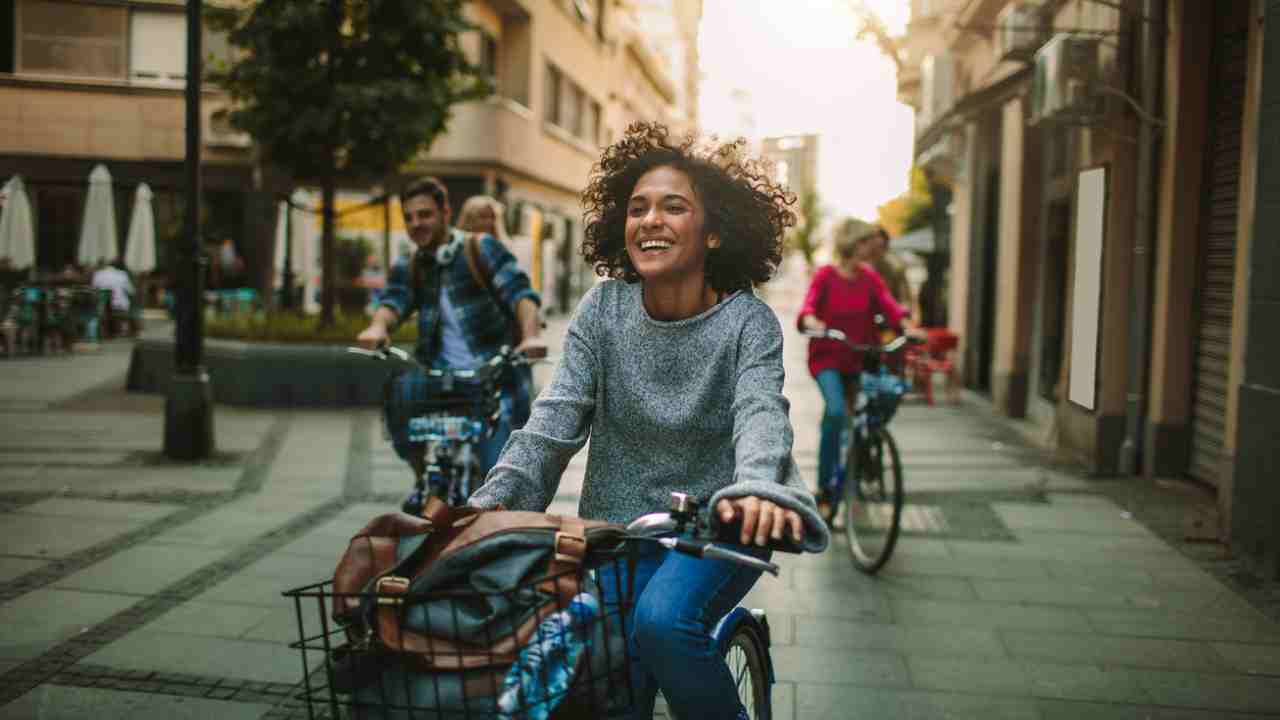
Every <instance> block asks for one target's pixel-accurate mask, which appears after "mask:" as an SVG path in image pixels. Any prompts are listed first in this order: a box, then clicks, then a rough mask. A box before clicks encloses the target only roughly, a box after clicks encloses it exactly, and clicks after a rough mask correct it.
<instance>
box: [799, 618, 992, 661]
mask: <svg viewBox="0 0 1280 720" xmlns="http://www.w3.org/2000/svg"><path fill="white" fill-rule="evenodd" d="M796 645H798V646H800V647H816V648H846V649H850V650H886V651H892V652H897V653H901V654H903V655H920V656H923V657H931V656H937V657H952V656H963V657H993V658H1006V657H1008V656H1007V655H1006V653H1005V649H1004V646H1003V645H1001V644H1000V639H999V638H998V637H997V636H996V633H995V631H993V630H990V629H985V630H969V629H964V628H939V627H909V626H905V625H884V624H880V623H864V622H853V621H849V620H833V619H828V618H823V619H822V620H814V619H813V618H808V617H803V616H800V617H797V618H796Z"/></svg>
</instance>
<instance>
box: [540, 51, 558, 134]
mask: <svg viewBox="0 0 1280 720" xmlns="http://www.w3.org/2000/svg"><path fill="white" fill-rule="evenodd" d="M544 82H545V84H546V88H545V98H546V107H545V108H544V109H543V116H544V119H545V120H546V121H547V122H549V123H551V124H552V125H559V124H560V120H561V114H560V71H559V70H558V69H557V68H556V66H555V65H552V64H551V63H547V75H546V78H545V80H544Z"/></svg>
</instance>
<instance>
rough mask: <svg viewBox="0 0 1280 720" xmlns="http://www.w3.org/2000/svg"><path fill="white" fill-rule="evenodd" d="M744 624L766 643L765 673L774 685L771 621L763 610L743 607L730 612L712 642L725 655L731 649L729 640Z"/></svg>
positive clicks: (712, 634)
mask: <svg viewBox="0 0 1280 720" xmlns="http://www.w3.org/2000/svg"><path fill="white" fill-rule="evenodd" d="M743 624H746V625H747V626H749V627H751V628H752V629H754V630H755V631H756V634H757V635H759V636H760V639H761V640H762V641H763V642H764V651H765V652H764V661H765V663H764V664H765V672H766V674H768V676H769V684H770V685H772V684H773V683H774V674H773V653H771V652H769V647H770V645H771V644H772V641H771V640H770V638H769V619H768V618H767V617H765V614H764V611H763V610H748V609H747V608H745V607H742V606H741V605H739V606H738V607H736V608H734V609H732V610H730V611H729V614H728V615H725V616H724V617H723V618H721V619H720V622H719V623H717V624H716V627H715V629H714V630H712V631H711V641H712V642H714V643H715V646H716V651H717V652H719V653H720V654H721V655H724V653H725V652H726V651H727V650H728V649H729V639H730V638H732V637H733V633H734V631H735V630H737V629H738V626H739V625H743Z"/></svg>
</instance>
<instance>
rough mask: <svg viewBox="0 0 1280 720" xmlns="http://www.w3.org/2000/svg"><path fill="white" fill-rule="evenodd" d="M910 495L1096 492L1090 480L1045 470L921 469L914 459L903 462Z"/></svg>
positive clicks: (929, 467) (908, 494) (931, 467)
mask: <svg viewBox="0 0 1280 720" xmlns="http://www.w3.org/2000/svg"><path fill="white" fill-rule="evenodd" d="M903 466H904V468H905V469H906V472H907V475H906V478H905V481H906V488H907V496H908V497H910V496H911V493H912V491H915V492H925V491H928V492H945V491H948V490H953V491H957V492H959V491H975V490H977V491H982V492H1027V493H1034V494H1036V495H1037V496H1038V494H1039V493H1042V492H1045V491H1047V490H1092V489H1094V488H1093V486H1092V485H1090V484H1089V481H1088V480H1085V479H1083V478H1078V477H1073V476H1071V475H1067V474H1064V473H1057V472H1053V471H1050V470H1044V469H1042V468H1034V467H1032V468H1026V467H1023V468H994V469H984V470H978V469H948V468H945V467H936V466H928V467H918V466H917V465H916V464H915V463H914V462H911V459H910V458H908V459H906V460H903Z"/></svg>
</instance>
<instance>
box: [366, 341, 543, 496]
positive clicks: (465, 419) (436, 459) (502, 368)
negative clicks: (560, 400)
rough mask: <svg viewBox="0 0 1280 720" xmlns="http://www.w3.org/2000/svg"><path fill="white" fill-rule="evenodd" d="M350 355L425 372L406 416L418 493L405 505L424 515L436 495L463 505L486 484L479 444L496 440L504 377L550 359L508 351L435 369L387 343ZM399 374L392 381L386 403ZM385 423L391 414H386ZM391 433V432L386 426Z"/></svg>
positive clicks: (415, 491) (389, 381)
mask: <svg viewBox="0 0 1280 720" xmlns="http://www.w3.org/2000/svg"><path fill="white" fill-rule="evenodd" d="M347 352H349V353H352V354H355V355H361V356H364V357H368V358H373V359H376V360H383V361H394V362H397V363H398V364H399V365H401V366H402V367H408V368H417V369H418V370H420V371H421V376H420V378H421V381H422V383H423V386H422V387H421V388H419V390H420V398H419V399H418V400H417V402H416V403H415V404H414V407H413V408H412V410H411V412H410V413H409V416H408V417H407V418H406V423H407V426H408V427H407V428H406V432H407V439H408V442H409V443H410V447H411V448H412V449H411V453H412V458H411V459H410V461H409V465H410V468H411V469H412V470H413V475H414V482H413V490H412V491H411V492H410V494H409V497H408V498H406V499H405V501H404V503H403V504H402V505H401V510H403V511H404V512H406V513H408V514H410V515H415V516H420V515H422V510H423V508H424V507H425V506H426V504H427V502H428V499H429V498H430V497H436V498H439V499H440V500H442V501H444V502H445V503H447V504H449V505H452V506H455V507H458V506H461V505H465V504H466V502H467V499H468V498H470V497H471V494H472V493H473V492H475V491H476V490H477V489H478V488H479V487H480V484H481V483H483V482H484V478H483V477H481V473H480V463H479V461H478V459H477V458H476V445H477V444H478V443H480V442H481V441H483V440H485V439H487V438H489V437H492V436H493V433H494V431H495V429H496V428H497V425H498V422H499V420H500V416H501V412H502V388H501V384H502V379H503V378H504V377H505V375H506V373H507V372H509V371H510V369H511V368H513V367H516V366H520V365H533V364H535V363H539V362H547V361H549V359H548V358H547V357H546V356H545V354H544V355H542V356H541V357H539V356H537V355H535V354H533V353H529V352H523V353H518V352H516V351H515V350H514V349H512V348H510V347H505V346H504V347H503V348H502V349H501V350H499V351H498V353H497V354H496V355H494V356H493V357H492V358H490V359H489V361H488V362H486V363H484V364H483V365H480V366H479V367H475V368H470V369H462V370H455V369H438V368H430V367H427V366H426V365H423V364H422V363H420V362H418V360H417V359H416V358H415V357H414V356H413V355H412V354H411V353H409V352H408V351H406V350H404V349H402V348H398V347H395V346H394V345H384V346H382V347H380V348H378V349H375V350H368V349H365V348H360V347H348V348H347ZM398 376H399V375H398V374H393V375H392V376H391V377H390V378H389V379H388V381H387V385H386V391H385V392H386V398H385V401H386V402H389V401H390V392H391V388H392V386H393V385H392V384H393V382H394V380H395V379H396V378H397V377H398ZM384 422H386V420H385V415H384ZM384 429H385V430H386V433H387V434H388V435H390V434H391V430H392V429H391V428H390V427H385V426H384Z"/></svg>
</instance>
